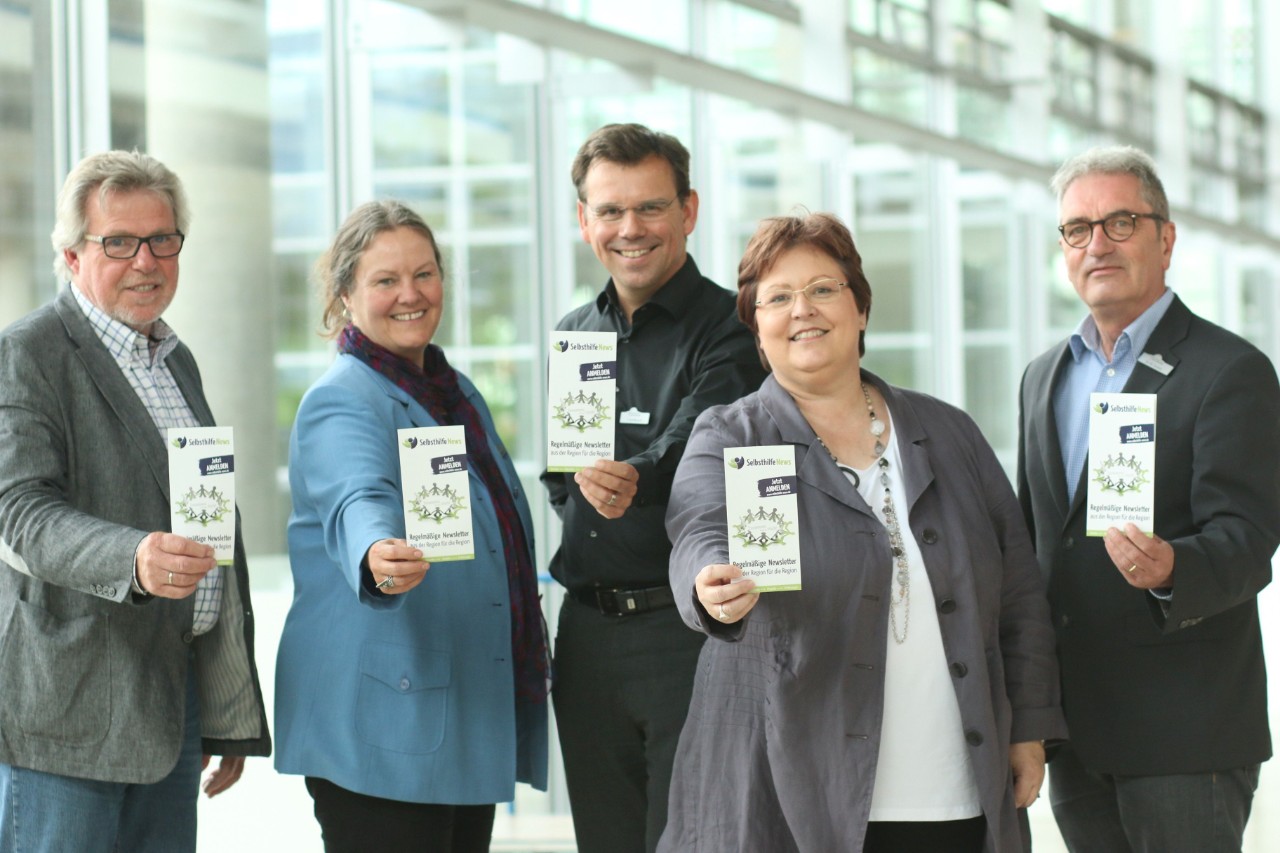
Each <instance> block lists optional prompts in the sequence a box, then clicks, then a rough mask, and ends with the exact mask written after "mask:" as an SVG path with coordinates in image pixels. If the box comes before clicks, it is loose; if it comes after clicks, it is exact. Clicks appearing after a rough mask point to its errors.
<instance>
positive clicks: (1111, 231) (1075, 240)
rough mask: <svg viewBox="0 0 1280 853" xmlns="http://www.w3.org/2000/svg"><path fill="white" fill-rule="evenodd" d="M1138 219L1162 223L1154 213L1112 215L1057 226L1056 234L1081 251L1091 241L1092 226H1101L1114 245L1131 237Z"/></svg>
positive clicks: (1161, 219)
mask: <svg viewBox="0 0 1280 853" xmlns="http://www.w3.org/2000/svg"><path fill="white" fill-rule="evenodd" d="M1139 219H1154V220H1155V221H1156V222H1164V221H1165V218H1164V217H1163V216H1157V215H1156V214H1154V213H1128V212H1121V213H1113V214H1111V215H1110V216H1107V217H1104V218H1102V219H1094V220H1092V221H1087V220H1084V219H1076V220H1072V221H1071V222H1068V223H1067V224H1066V225H1059V226H1058V232H1059V233H1060V234H1062V239H1063V240H1064V241H1066V244H1067V245H1068V246H1070V247H1071V248H1073V249H1083V248H1084V247H1085V246H1087V245H1089V242H1090V241H1091V240H1093V226H1095V225H1101V226H1102V233H1103V234H1106V235H1107V239H1109V240H1112V241H1114V242H1116V243H1123V242H1124V241H1125V240H1128V239H1129V238H1130V237H1132V236H1133V232H1134V231H1136V230H1137V229H1138V220H1139Z"/></svg>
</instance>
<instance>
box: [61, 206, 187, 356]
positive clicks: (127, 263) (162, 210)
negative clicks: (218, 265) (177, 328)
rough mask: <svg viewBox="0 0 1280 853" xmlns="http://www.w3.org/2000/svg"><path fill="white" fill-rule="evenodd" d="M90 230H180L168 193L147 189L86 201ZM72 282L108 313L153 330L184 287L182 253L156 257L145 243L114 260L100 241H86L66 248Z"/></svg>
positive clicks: (110, 233) (109, 233)
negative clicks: (180, 265)
mask: <svg viewBox="0 0 1280 853" xmlns="http://www.w3.org/2000/svg"><path fill="white" fill-rule="evenodd" d="M85 223H86V225H87V228H86V231H87V233H89V234H92V235H94V236H98V237H122V236H129V237H150V236H152V235H155V234H172V233H173V232H175V231H177V230H178V228H177V225H176V223H175V222H174V220H173V211H172V210H170V209H169V203H168V202H167V201H165V199H164V197H163V196H160V195H157V194H155V193H152V192H147V191H145V190H137V191H133V192H116V193H109V194H108V195H107V196H106V198H105V199H103V198H100V197H99V195H98V193H97V192H91V193H89V195H88V197H87V198H86V199H85ZM63 259H64V260H65V261H66V262H67V267H68V268H69V269H70V270H71V280H72V281H73V282H74V283H75V286H76V287H78V288H80V292H81V293H83V294H84V295H85V297H86V298H87V299H88V300H89V301H90V302H92V303H93V304H94V305H96V306H97V307H98V309H99V310H101V311H102V312H103V313H104V314H106V315H107V316H108V317H111V318H112V319H114V320H118V321H120V322H121V323H124V324H125V325H127V326H129V327H130V328H132V329H134V330H136V331H139V332H142V333H143V334H147V333H149V332H150V331H151V327H152V326H153V325H154V324H155V322H156V320H157V319H159V318H160V315H161V314H163V313H164V310H165V309H166V308H168V307H169V303H170V302H172V301H173V295H174V293H176V292H177V290H178V257H177V256H176V255H175V256H173V257H172V258H156V257H154V256H153V255H152V254H151V247H150V246H149V245H147V244H145V243H144V244H143V245H142V246H140V247H138V254H136V255H134V256H133V257H132V258H128V259H125V260H118V259H115V258H108V257H107V256H106V255H105V254H104V253H103V251H102V246H101V245H100V244H98V243H95V242H92V241H88V240H86V241H85V242H83V243H82V244H81V245H80V246H79V247H77V248H75V249H65V250H64V251H63Z"/></svg>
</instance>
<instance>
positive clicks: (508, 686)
mask: <svg viewBox="0 0 1280 853" xmlns="http://www.w3.org/2000/svg"><path fill="white" fill-rule="evenodd" d="M317 269H318V272H319V276H320V278H321V281H322V285H323V293H324V298H325V301H326V305H325V314H324V323H325V328H326V329H327V330H328V331H330V332H331V333H333V334H334V335H336V337H337V339H338V351H339V354H338V357H337V359H336V360H335V362H334V364H333V366H332V367H331V368H330V369H329V371H328V372H327V373H326V374H325V375H324V376H323V377H321V378H320V379H319V381H317V382H316V384H315V385H313V386H312V387H311V389H310V390H308V392H307V394H306V396H304V397H303V400H302V405H301V407H300V408H299V410H298V417H297V421H296V422H295V424H294V428H293V435H292V437H291V439H290V442H289V484H290V487H291V489H292V492H293V514H292V516H291V517H290V519H289V560H290V564H291V567H292V570H293V581H294V598H293V604H292V606H291V608H290V610H289V616H288V619H287V620H286V622H285V627H284V633H283V636H282V637H281V640H280V652H279V657H278V661H277V669H276V696H275V708H276V711H275V723H276V731H277V733H278V748H277V751H276V769H277V770H279V771H280V772H281V773H296V774H301V775H304V776H305V777H307V778H306V784H307V790H308V791H309V792H310V794H311V796H312V798H313V799H314V801H315V812H316V819H317V820H318V821H319V822H320V826H321V829H322V832H323V835H324V843H325V850H326V851H327V853H334V852H335V851H352V850H359V849H369V848H370V845H372V846H373V847H374V848H376V849H378V850H383V851H396V850H446V851H459V853H460V852H461V851H473V850H476V851H481V850H487V849H488V847H489V838H490V834H491V832H492V825H493V815H494V804H495V803H499V802H507V801H510V800H512V799H513V798H514V793H515V791H514V787H515V783H516V782H517V781H522V782H528V783H530V784H532V785H534V786H535V787H537V788H540V789H545V787H546V773H547V704H546V694H547V681H546V679H547V664H546V660H547V659H546V643H545V634H544V630H543V622H542V611H541V607H540V604H539V601H538V594H537V581H536V576H535V574H534V563H533V561H534V556H533V534H532V522H531V519H530V515H529V507H528V504H527V502H526V500H525V496H524V492H523V490H522V489H521V487H520V482H519V479H518V477H517V476H516V472H515V469H514V467H513V466H512V464H511V460H510V457H509V456H508V455H507V452H506V450H505V449H504V448H503V446H502V442H501V441H500V440H499V439H498V436H497V434H496V432H495V431H494V427H493V422H492V419H491V418H490V415H489V412H488V409H487V407H486V406H485V403H484V400H482V399H481V397H480V395H479V393H478V392H477V391H476V389H475V387H474V386H473V385H472V384H471V382H470V381H469V380H468V379H467V378H466V377H465V376H463V375H461V374H459V373H457V372H455V371H454V370H453V368H451V367H450V366H449V364H448V361H447V360H446V359H445V357H444V353H443V352H442V351H441V350H440V348H439V347H438V346H435V345H433V344H431V338H432V336H433V335H434V333H435V331H436V328H437V327H438V325H439V322H440V316H441V312H442V310H443V285H442V283H441V278H442V269H441V264H440V254H439V250H438V248H437V247H436V243H435V238H434V236H433V235H432V233H431V230H430V228H428V227H427V225H426V223H424V222H423V221H422V219H421V218H420V217H418V216H417V214H415V213H414V212H413V211H411V210H409V209H408V208H407V207H405V206H404V205H402V204H399V203H397V202H370V203H368V204H365V205H363V206H361V207H359V208H357V209H356V210H355V211H354V212H353V213H352V214H351V215H350V216H349V217H348V218H347V221H346V222H345V223H344V224H343V225H342V227H341V229H339V231H338V234H337V236H336V237H335V238H334V243H333V245H332V246H331V247H330V249H329V251H328V252H327V253H326V254H325V256H324V257H323V258H321V260H320V262H319V264H318V266H317ZM446 424H461V425H463V426H465V430H466V437H467V454H468V470H469V476H470V486H471V505H472V506H471V511H472V524H473V528H474V543H475V554H476V557H475V559H473V560H469V561H455V562H448V563H441V564H439V565H436V566H431V565H429V564H427V563H425V562H423V561H422V553H421V552H420V551H418V550H416V549H415V548H413V547H411V546H409V545H408V544H407V543H406V541H405V538H404V536H405V526H404V511H403V508H402V501H401V483H400V463H399V455H398V448H397V443H396V430H397V429H401V428H407V427H422V426H436V425H446Z"/></svg>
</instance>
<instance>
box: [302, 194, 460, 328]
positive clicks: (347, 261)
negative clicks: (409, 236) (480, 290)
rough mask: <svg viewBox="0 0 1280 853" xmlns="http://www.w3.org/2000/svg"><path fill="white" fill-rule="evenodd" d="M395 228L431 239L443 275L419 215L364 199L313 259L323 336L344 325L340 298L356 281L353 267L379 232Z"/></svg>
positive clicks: (405, 207) (401, 205)
mask: <svg viewBox="0 0 1280 853" xmlns="http://www.w3.org/2000/svg"><path fill="white" fill-rule="evenodd" d="M397 228H410V229H412V230H414V231H417V232H418V233H419V234H421V235H422V236H423V237H426V238H427V239H428V240H430V241H431V248H432V249H433V250H434V251H435V254H436V266H438V267H440V277H441V278H444V262H443V261H442V260H441V258H440V244H438V243H437V242H436V237H435V235H434V234H432V233H431V227H430V226H429V225H427V223H426V222H424V221H423V220H422V217H421V216H419V215H418V214H417V213H415V212H414V211H413V210H411V209H410V208H409V206H408V205H406V204H404V203H403V202H399V201H390V200H388V201H368V202H365V203H364V204H362V205H360V206H359V207H357V208H356V209H355V210H353V211H351V215H350V216H348V217H347V219H346V221H345V222H343V223H342V226H341V227H340V228H338V233H337V234H335V235H333V243H332V244H331V245H330V246H329V249H328V250H327V251H326V252H325V253H324V254H323V255H321V256H320V259H319V260H318V261H316V266H315V277H316V281H317V282H318V284H319V288H320V299H321V301H322V302H324V314H323V315H321V318H320V330H321V332H322V333H323V334H324V335H325V336H326V337H330V338H332V337H335V336H336V335H337V334H338V332H340V331H342V327H343V326H345V325H346V321H345V320H344V319H343V313H344V311H345V309H346V306H345V305H344V304H343V302H342V297H344V296H347V295H348V294H350V293H351V290H352V288H354V287H355V283H356V267H358V266H359V265H360V259H361V258H362V257H364V252H365V250H366V249H368V248H369V244H370V243H372V242H373V241H374V238H376V237H377V236H378V235H379V234H382V233H383V232H385V231H394V230H396V229H397Z"/></svg>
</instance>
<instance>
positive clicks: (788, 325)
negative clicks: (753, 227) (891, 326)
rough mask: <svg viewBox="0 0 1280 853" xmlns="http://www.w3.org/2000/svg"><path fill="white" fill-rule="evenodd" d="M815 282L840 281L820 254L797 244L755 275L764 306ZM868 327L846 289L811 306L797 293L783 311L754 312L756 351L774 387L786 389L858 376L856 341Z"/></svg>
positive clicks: (829, 261)
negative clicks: (770, 373) (775, 297)
mask: <svg viewBox="0 0 1280 853" xmlns="http://www.w3.org/2000/svg"><path fill="white" fill-rule="evenodd" d="M818 279H833V280H835V281H844V275H843V273H842V272H841V269H840V265H839V264H838V263H836V261H835V259H834V258H832V257H831V256H830V255H828V254H826V253H825V252H822V251H819V250H818V249H814V248H812V247H809V246H797V247H796V248H794V249H790V250H788V251H786V252H784V253H783V254H781V255H780V256H779V257H778V261H777V263H775V264H774V265H773V267H772V268H771V269H770V270H769V271H768V272H766V273H765V274H764V275H763V276H761V277H760V282H759V285H758V286H757V288H756V298H757V300H758V301H760V302H762V303H765V304H767V303H768V301H769V297H770V295H771V294H772V293H774V292H777V291H782V290H800V289H801V288H803V287H805V286H807V285H809V284H810V283H811V282H814V281H817V280H818ZM866 327H867V314H866V312H865V311H861V310H859V309H858V305H857V302H856V301H855V300H854V298H853V292H852V291H851V290H850V289H849V288H848V287H842V288H840V292H839V293H838V294H837V295H836V297H835V298H834V299H832V300H831V301H830V302H823V303H822V304H820V305H814V304H813V303H811V302H810V301H809V300H808V299H807V298H806V297H805V296H804V295H803V294H796V296H795V299H794V300H792V302H791V304H790V305H789V306H787V307H786V308H785V309H782V310H769V309H768V308H766V307H764V305H761V306H760V307H758V308H756V328H757V330H758V334H759V336H760V348H761V349H762V350H763V351H764V354H765V357H766V358H768V359H769V366H770V367H771V368H772V369H773V374H774V376H775V377H777V380H778V383H779V384H780V385H782V387H783V388H785V389H787V390H788V391H791V392H794V391H797V390H799V391H805V390H814V389H816V388H818V387H821V386H822V385H823V384H825V383H827V382H830V381H839V379H840V377H846V378H847V377H848V376H857V375H858V367H859V357H858V337H859V335H860V334H861V333H862V331H863V330H864V329H866Z"/></svg>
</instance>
